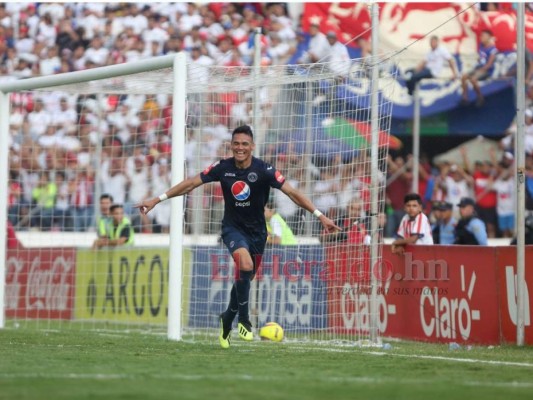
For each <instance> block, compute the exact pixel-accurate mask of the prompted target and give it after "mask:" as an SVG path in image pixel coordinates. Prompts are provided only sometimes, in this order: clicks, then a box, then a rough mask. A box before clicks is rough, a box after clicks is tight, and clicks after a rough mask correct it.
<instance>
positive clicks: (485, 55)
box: [476, 44, 498, 74]
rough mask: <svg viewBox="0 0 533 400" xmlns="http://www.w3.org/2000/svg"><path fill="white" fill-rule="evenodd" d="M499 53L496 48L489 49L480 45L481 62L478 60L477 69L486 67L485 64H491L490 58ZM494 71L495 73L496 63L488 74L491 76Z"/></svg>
mask: <svg viewBox="0 0 533 400" xmlns="http://www.w3.org/2000/svg"><path fill="white" fill-rule="evenodd" d="M497 53H498V49H496V47H495V46H488V47H485V46H483V45H482V44H480V45H479V49H478V56H479V60H478V63H477V66H476V69H477V68H481V67H483V66H485V64H487V63H488V62H489V58H490V57H491V56H492V55H493V54H497ZM492 71H494V63H493V64H492V66H491V67H490V68H489V69H488V70H487V73H489V74H491V73H492Z"/></svg>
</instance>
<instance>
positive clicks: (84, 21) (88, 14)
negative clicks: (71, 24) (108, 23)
mask: <svg viewBox="0 0 533 400" xmlns="http://www.w3.org/2000/svg"><path fill="white" fill-rule="evenodd" d="M78 26H81V27H83V28H84V29H85V39H87V40H92V39H93V38H94V37H95V36H97V35H99V34H101V33H102V32H103V30H104V24H103V21H102V20H101V19H100V18H98V17H97V16H96V15H95V13H94V12H93V11H92V10H91V9H90V8H89V7H85V8H84V9H83V17H81V18H78Z"/></svg>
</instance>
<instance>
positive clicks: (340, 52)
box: [324, 31, 352, 77]
mask: <svg viewBox="0 0 533 400" xmlns="http://www.w3.org/2000/svg"><path fill="white" fill-rule="evenodd" d="M326 38H327V41H328V43H329V46H330V48H329V54H328V57H327V60H324V61H328V62H329V69H330V70H332V71H333V72H334V73H336V74H337V75H339V76H344V77H345V76H347V75H348V73H349V72H350V67H351V65H352V61H351V59H350V54H349V53H348V49H347V48H346V46H345V45H343V44H342V43H341V42H339V41H338V40H337V34H336V33H335V32H332V31H331V32H328V33H327V35H326Z"/></svg>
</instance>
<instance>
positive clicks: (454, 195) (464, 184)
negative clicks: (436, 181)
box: [440, 164, 474, 220]
mask: <svg viewBox="0 0 533 400" xmlns="http://www.w3.org/2000/svg"><path fill="white" fill-rule="evenodd" d="M448 172H449V176H448ZM441 173H442V176H443V177H444V179H442V180H441V185H440V186H441V188H442V189H443V190H444V191H445V193H446V196H445V199H444V200H445V201H447V202H448V203H451V204H453V207H454V208H453V216H454V217H455V218H456V219H457V220H459V219H460V218H461V215H460V214H459V206H458V203H459V202H460V201H461V199H462V198H463V197H470V196H471V193H472V188H473V186H474V178H472V176H470V175H469V174H468V173H466V172H465V170H464V169H463V168H461V167H458V166H457V165H456V164H453V165H451V166H450V167H449V168H446V167H444V168H443V169H442V171H441Z"/></svg>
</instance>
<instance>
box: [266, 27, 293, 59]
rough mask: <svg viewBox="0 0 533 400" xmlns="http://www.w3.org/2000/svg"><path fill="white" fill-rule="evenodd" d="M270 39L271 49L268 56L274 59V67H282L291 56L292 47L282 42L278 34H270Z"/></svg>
mask: <svg viewBox="0 0 533 400" xmlns="http://www.w3.org/2000/svg"><path fill="white" fill-rule="evenodd" d="M269 37H270V47H269V48H268V50H267V55H268V56H269V57H270V58H271V59H272V65H281V64H283V63H284V62H285V61H286V60H287V58H288V56H289V51H290V46H289V45H288V44H287V43H285V42H282V40H281V38H280V36H279V34H278V33H277V32H270V34H269Z"/></svg>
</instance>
